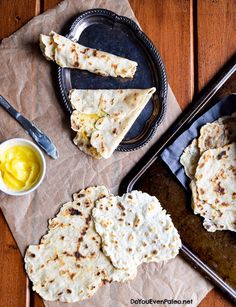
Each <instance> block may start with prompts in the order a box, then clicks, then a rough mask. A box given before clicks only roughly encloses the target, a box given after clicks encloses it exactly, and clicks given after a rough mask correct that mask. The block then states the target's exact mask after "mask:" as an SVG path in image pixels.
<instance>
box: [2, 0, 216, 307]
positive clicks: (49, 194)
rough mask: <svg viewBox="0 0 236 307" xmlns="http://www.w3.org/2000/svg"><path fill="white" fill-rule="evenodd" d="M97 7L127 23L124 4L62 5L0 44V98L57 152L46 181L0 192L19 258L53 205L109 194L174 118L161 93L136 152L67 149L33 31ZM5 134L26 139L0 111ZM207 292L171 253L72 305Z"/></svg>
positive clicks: (49, 73) (48, 69) (66, 129)
mask: <svg viewBox="0 0 236 307" xmlns="http://www.w3.org/2000/svg"><path fill="white" fill-rule="evenodd" d="M98 7H101V8H107V9H110V10H113V11H115V12H116V13H118V14H120V15H126V16H128V17H130V18H133V19H135V17H134V14H133V12H132V9H131V8H130V5H129V3H128V1H127V0H119V1H116V0H110V1H108V0H103V1H101V0H93V1H92V0H91V1H86V0H84V1H77V0H66V1H63V2H62V3H60V5H59V6H57V7H55V8H54V9H52V10H49V11H47V12H45V13H44V14H42V15H40V16H38V17H35V18H33V19H32V20H31V21H30V22H29V23H28V24H27V25H25V26H24V27H22V28H21V29H20V30H19V31H17V32H16V33H15V34H13V35H12V36H10V37H9V38H7V39H4V40H3V41H2V44H1V46H0V69H1V74H0V93H1V94H2V95H3V96H5V97H6V98H7V99H8V100H9V101H10V102H11V103H12V105H13V106H14V107H15V108H16V109H18V110H19V111H20V112H22V113H23V114H24V115H25V116H26V117H27V118H29V119H31V120H33V121H34V122H35V123H36V124H37V125H38V126H39V127H40V128H41V129H42V130H43V131H44V132H45V133H46V134H47V135H48V136H49V137H51V138H52V139H53V141H54V143H55V144H56V146H57V148H58V150H59V153H60V158H59V159H58V160H52V159H51V158H49V157H48V156H46V155H45V158H46V163H47V174H46V178H45V180H44V182H43V183H42V185H41V186H40V187H39V189H37V190H36V191H35V192H34V193H31V194H30V195H27V196H22V197H11V196H7V195H4V194H3V193H1V194H0V207H1V209H2V211H3V214H4V216H5V218H6V220H7V222H8V225H9V227H10V229H11V231H12V233H13V235H14V237H15V239H16V242H17V244H18V246H19V249H20V251H21V253H22V255H24V252H25V248H26V247H27V245H29V244H37V243H38V242H39V239H40V237H41V236H42V235H43V234H44V233H45V232H46V230H47V220H48V219H49V218H50V217H53V216H54V215H55V213H56V212H57V211H58V208H59V206H60V205H61V204H63V203H64V202H66V201H69V200H70V199H71V195H72V193H74V192H76V191H79V190H80V189H82V188H84V187H87V186H91V185H101V184H103V185H106V186H107V187H108V188H110V189H111V191H112V192H113V193H117V191H118V186H119V183H120V181H121V179H122V178H123V177H124V176H125V175H126V174H127V173H128V171H129V170H130V169H131V168H132V167H133V166H134V165H135V163H136V162H137V161H138V160H139V159H140V157H141V156H143V155H144V153H145V152H146V151H147V150H148V149H149V148H150V146H151V145H152V144H153V143H154V142H155V141H156V140H157V139H158V138H159V137H160V135H161V134H162V133H163V132H164V131H165V130H166V129H167V127H168V126H169V125H171V123H172V122H173V121H174V120H175V119H176V117H177V116H178V114H179V113H180V108H179V106H178V103H177V101H176V99H175V97H174V96H173V93H172V91H171V89H170V88H169V93H168V110H167V114H166V117H165V120H164V121H163V123H162V125H161V126H160V128H159V129H158V131H157V133H156V135H155V137H154V138H153V140H152V141H151V142H150V143H149V144H148V145H147V146H145V147H144V148H143V149H140V150H139V151H135V152H131V153H119V152H115V154H114V155H113V156H112V157H111V158H110V159H108V160H99V161H95V160H93V159H92V158H91V157H89V156H87V155H85V154H84V153H82V152H80V151H79V150H78V149H77V148H76V147H75V146H74V145H73V143H72V133H71V131H70V126H69V118H68V115H67V114H66V113H65V112H64V110H63V108H62V107H61V105H60V102H59V100H58V97H57V95H56V92H55V86H54V82H53V79H54V77H53V70H55V66H53V64H52V63H50V62H47V61H46V60H45V59H44V58H43V56H42V54H41V52H40V49H39V46H38V39H39V34H40V33H45V34H47V33H48V32H49V31H50V30H54V31H58V32H60V31H61V29H62V27H63V26H64V25H65V24H66V23H67V22H68V20H70V19H71V18H73V17H74V16H76V15H77V14H78V13H80V12H82V11H84V10H87V9H91V8H98ZM157 47H158V46H157ZM12 137H24V138H28V139H30V137H29V136H28V135H26V134H25V132H24V130H23V129H22V128H21V127H20V126H19V125H18V124H17V123H16V122H15V121H14V120H13V119H12V118H11V117H10V116H9V115H8V114H7V113H5V111H3V110H2V109H0V141H4V140H6V139H9V138H12ZM211 288H212V286H211V285H210V284H209V283H208V282H207V281H206V280H205V279H204V278H203V277H201V276H200V274H199V273H197V272H196V271H195V270H194V269H192V268H191V267H190V266H189V265H188V264H187V263H186V262H185V261H184V260H182V259H181V257H179V256H178V257H177V258H176V259H174V260H172V261H169V262H168V263H167V264H164V263H161V264H158V265H157V264H153V263H152V264H149V265H143V266H140V267H139V271H138V276H137V278H136V279H135V280H133V281H131V282H127V283H124V284H118V283H114V284H112V285H109V284H107V285H105V286H103V287H102V288H101V289H100V290H99V291H98V292H97V293H96V294H95V295H94V297H92V298H90V299H89V300H86V301H84V302H82V303H75V304H73V306H103V307H108V306H109V307H110V306H116V307H118V306H130V305H131V303H130V300H131V299H180V300H183V299H192V300H193V304H192V306H197V305H198V303H199V302H200V301H201V300H202V298H203V297H204V296H205V295H206V294H207V292H208V291H209V290H210V289H211ZM45 305H46V306H50V307H56V306H66V305H67V304H61V303H57V302H56V303H55V302H54V303H49V302H45ZM162 306H164V305H162ZM180 306H181V304H180ZM182 306H185V304H182ZM188 306H189V305H188Z"/></svg>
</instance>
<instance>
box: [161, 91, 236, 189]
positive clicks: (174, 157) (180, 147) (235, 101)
mask: <svg viewBox="0 0 236 307" xmlns="http://www.w3.org/2000/svg"><path fill="white" fill-rule="evenodd" d="M234 112H236V94H232V95H229V96H226V97H224V98H223V99H221V100H220V101H218V102H217V103H216V104H215V105H214V106H213V107H211V108H210V109H209V110H208V111H207V112H205V113H204V114H203V115H201V116H200V117H199V118H198V119H196V120H195V121H194V123H193V124H192V125H191V126H190V127H189V128H188V129H187V130H186V131H185V132H183V133H182V134H181V135H180V136H179V137H178V138H177V139H176V140H175V141H174V142H173V143H172V144H171V145H170V146H168V147H167V148H166V149H165V150H164V151H163V152H162V154H161V158H162V160H163V161H164V162H165V163H166V165H167V166H168V167H169V168H170V170H171V172H172V173H173V174H174V175H175V176H176V178H178V180H179V181H180V183H181V184H182V185H183V186H184V187H185V189H186V190H189V182H190V181H189V178H188V177H187V176H186V174H185V172H184V168H183V165H182V164H181V163H180V156H181V155H182V153H183V151H184V149H185V148H186V147H187V146H188V145H189V144H190V143H191V142H192V140H193V139H194V138H195V137H197V136H199V131H200V128H201V127H202V126H203V125H204V124H206V123H211V122H213V121H215V120H217V119H218V118H219V117H222V116H226V115H231V114H232V113H234Z"/></svg>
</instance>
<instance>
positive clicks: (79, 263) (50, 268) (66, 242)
mask: <svg viewBox="0 0 236 307" xmlns="http://www.w3.org/2000/svg"><path fill="white" fill-rule="evenodd" d="M109 195H110V193H109V192H108V190H107V189H106V188H105V187H103V186H100V187H90V188H87V189H85V190H82V191H80V192H79V193H77V194H75V195H74V196H73V197H74V201H73V202H68V203H66V204H64V205H63V206H62V207H61V209H60V211H59V213H58V214H57V215H56V217H55V218H53V219H51V220H50V221H49V227H48V228H49V230H48V233H47V234H46V235H45V236H43V237H42V239H41V241H40V244H39V245H30V246H29V247H28V249H27V251H26V254H25V259H24V260H25V268H26V272H27V274H28V276H29V278H30V280H31V281H32V282H33V290H35V291H36V292H37V293H39V294H40V295H41V296H42V297H43V298H44V299H45V300H49V301H55V300H59V301H61V302H70V303H71V302H76V301H80V300H84V299H87V298H89V297H90V296H92V295H93V294H94V293H95V292H96V291H97V290H98V288H99V287H100V286H101V285H102V284H103V283H105V282H106V281H109V282H111V281H126V280H129V279H133V278H134V277H135V276H136V273H137V271H136V268H135V267H130V268H129V269H127V270H119V269H116V268H115V267H114V266H113V265H112V264H111V262H110V260H109V259H108V258H107V257H106V256H105V255H104V254H103V253H102V252H101V239H100V237H99V235H98V234H97V233H96V231H95V229H94V223H93V220H92V217H91V210H92V209H93V207H94V201H96V200H97V199H100V198H102V197H105V196H109Z"/></svg>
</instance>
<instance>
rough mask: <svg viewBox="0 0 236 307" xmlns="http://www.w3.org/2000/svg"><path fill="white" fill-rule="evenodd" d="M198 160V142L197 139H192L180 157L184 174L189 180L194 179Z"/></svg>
mask: <svg viewBox="0 0 236 307" xmlns="http://www.w3.org/2000/svg"><path fill="white" fill-rule="evenodd" d="M199 158H200V150H199V147H198V141H197V139H193V141H192V142H191V144H190V145H188V146H187V147H186V148H185V150H184V152H183V153H182V155H181V157H180V163H181V164H182V165H183V166H184V170H185V173H186V175H187V176H188V177H189V178H193V177H194V174H195V172H196V168H197V164H198V160H199Z"/></svg>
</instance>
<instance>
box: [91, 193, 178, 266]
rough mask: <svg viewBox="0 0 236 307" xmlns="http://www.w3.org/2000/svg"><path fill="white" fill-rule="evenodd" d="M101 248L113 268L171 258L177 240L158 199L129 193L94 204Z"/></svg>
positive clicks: (93, 212) (173, 254)
mask: <svg viewBox="0 0 236 307" xmlns="http://www.w3.org/2000/svg"><path fill="white" fill-rule="evenodd" d="M92 216H93V218H94V222H95V228H96V231H97V232H98V233H99V235H100V236H101V238H102V248H103V251H104V253H105V255H107V256H108V257H109V258H110V259H111V262H112V264H113V265H114V266H115V267H116V268H120V269H127V268H129V267H130V266H137V265H139V264H141V263H143V262H152V261H154V262H160V261H163V260H169V259H171V258H174V257H175V256H176V255H177V254H178V252H179V248H180V247H181V240H180V237H179V234H178V231H177V229H176V228H175V227H174V225H173V223H172V220H171V218H170V216H169V215H168V214H167V213H166V211H165V210H164V209H163V208H162V207H161V205H160V203H159V201H158V199H157V198H156V197H154V196H150V195H149V194H147V193H142V192H140V191H132V192H131V193H126V194H124V195H123V196H122V197H119V196H109V197H106V198H103V199H100V200H98V201H97V202H96V206H95V208H94V209H93V211H92Z"/></svg>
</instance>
